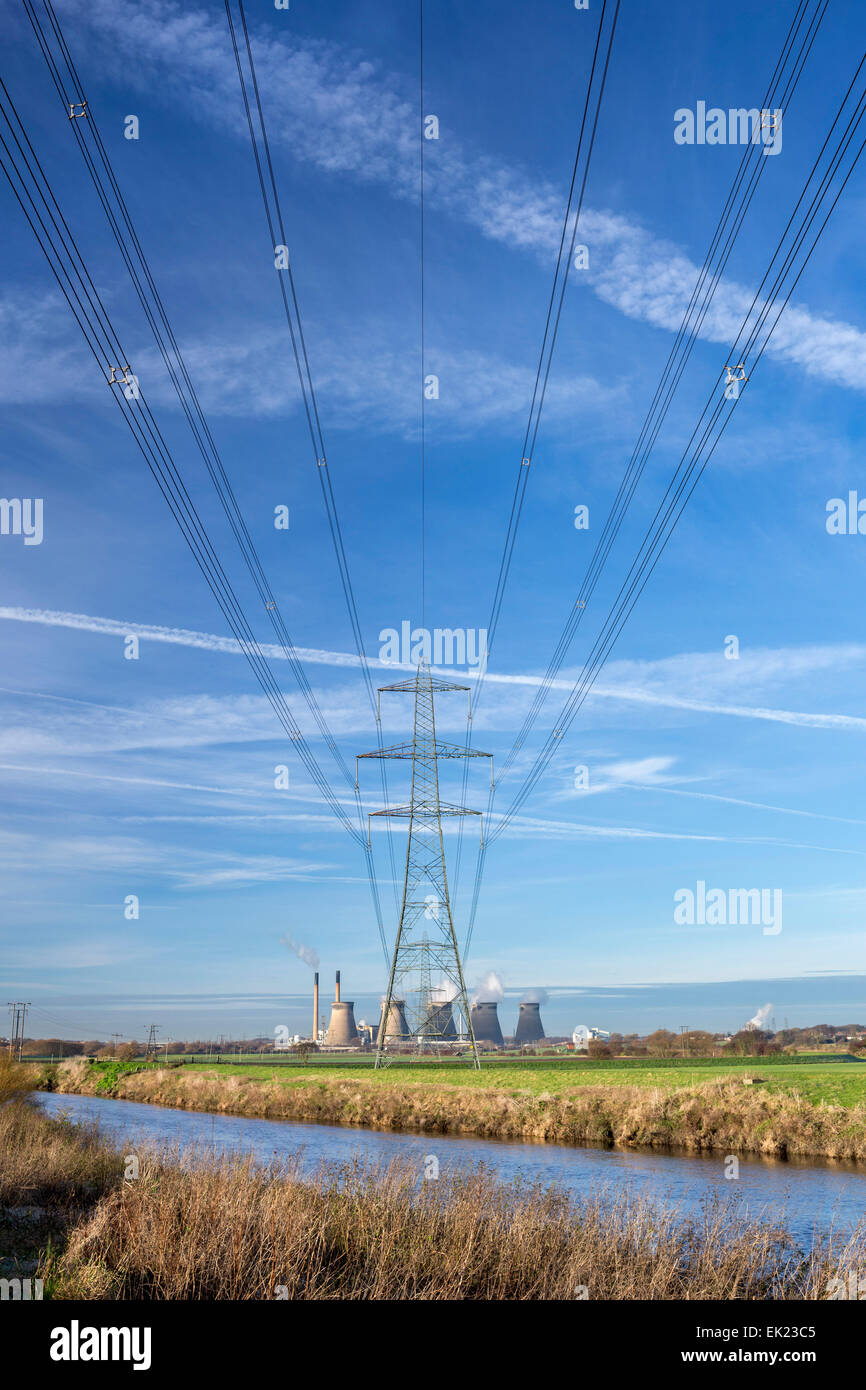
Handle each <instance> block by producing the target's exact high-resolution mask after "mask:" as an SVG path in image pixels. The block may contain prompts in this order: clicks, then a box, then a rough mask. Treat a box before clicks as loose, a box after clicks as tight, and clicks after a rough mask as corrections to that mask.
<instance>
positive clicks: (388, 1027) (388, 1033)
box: [379, 999, 410, 1042]
mask: <svg viewBox="0 0 866 1390" xmlns="http://www.w3.org/2000/svg"><path fill="white" fill-rule="evenodd" d="M384 1012H385V1002H384V1000H383V1001H382V1014H384ZM379 1027H380V1028H384V1033H383V1039H384V1041H385V1042H387V1041H388V1039H389V1038H391V1039H393V1040H394V1041H399V1040H401V1039H402V1040H403V1041H404V1042H408V1041H409V1036H410V1035H409V1024H408V1023H407V1022H406V1000H405V999H392V1000H391V1008H390V1009H389V1011H388V1018H387V1020H383V1019H381V1018H380V1021H379Z"/></svg>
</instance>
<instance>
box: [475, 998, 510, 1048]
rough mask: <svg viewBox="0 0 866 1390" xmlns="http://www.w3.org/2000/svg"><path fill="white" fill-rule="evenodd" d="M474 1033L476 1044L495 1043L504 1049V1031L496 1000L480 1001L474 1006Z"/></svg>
mask: <svg viewBox="0 0 866 1390" xmlns="http://www.w3.org/2000/svg"><path fill="white" fill-rule="evenodd" d="M472 1031H473V1032H474V1034H475V1041H476V1042H489V1043H495V1044H496V1045H497V1047H502V1044H503V1038H502V1029H501V1028H500V1026H499V1015H498V1013H497V1012H496V1001H495V1000H487V999H479V1000H478V1002H477V1003H475V1004H473V1005H472Z"/></svg>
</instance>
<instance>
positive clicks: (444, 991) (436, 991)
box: [430, 980, 459, 1004]
mask: <svg viewBox="0 0 866 1390" xmlns="http://www.w3.org/2000/svg"><path fill="white" fill-rule="evenodd" d="M458 993H459V991H458V989H457V986H456V985H455V983H454V981H453V980H442V981H441V983H440V984H438V985H434V986H433V988H432V989H431V991H430V999H431V1002H432V1003H434V1004H450V1003H452V1002H453V1001H454V1000H455V999H456V998H457V995H458Z"/></svg>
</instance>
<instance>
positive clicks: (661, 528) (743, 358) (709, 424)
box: [470, 58, 866, 931]
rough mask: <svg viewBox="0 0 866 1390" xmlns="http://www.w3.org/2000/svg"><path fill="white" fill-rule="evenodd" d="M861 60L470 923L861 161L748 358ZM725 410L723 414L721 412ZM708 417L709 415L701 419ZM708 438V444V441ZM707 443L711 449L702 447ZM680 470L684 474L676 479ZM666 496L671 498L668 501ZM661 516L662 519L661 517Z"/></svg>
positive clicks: (844, 142) (837, 155) (825, 187)
mask: <svg viewBox="0 0 866 1390" xmlns="http://www.w3.org/2000/svg"><path fill="white" fill-rule="evenodd" d="M864 62H866V58H863V59H861V61H860V63H859V65H858V67H857V71H856V72H855V74H854V77H853V79H852V81H851V83H850V85H849V87H848V90H847V92H846V93H845V96H844V98H843V100H842V103H841V105H840V107H839V111H838V113H837V115H836V117H835V119H834V121H833V124H832V126H831V127H830V131H829V133H828V135H827V137H826V138H825V140H824V143H823V145H822V146H821V149H820V151H819V153H818V155H817V156H816V158H815V161H814V163H813V165H812V169H811V170H810V173H809V175H808V178H807V179H806V182H805V185H804V187H803V190H802V192H801V193H800V196H799V197H798V199H797V202H796V204H795V207H794V210H793V212H792V214H791V216H790V217H789V219H788V223H787V225H786V227H785V229H784V231H783V232H782V234H781V236H780V238H779V241H778V244H777V246H776V249H775V250H774V252H773V255H772V257H771V259H770V263H769V265H768V267H767V270H766V271H765V273H764V276H763V279H762V280H761V284H760V285H759V287H758V289H757V291H756V292H755V296H754V298H753V300H752V304H751V305H750V307H749V310H748V311H747V314H746V316H745V318H744V319H743V323H742V325H741V327H740V330H739V332H738V333H737V336H736V338H735V340H734V343H733V345H732V348H731V352H730V355H729V362H739V363H740V367H741V369H742V372H743V376H742V377H741V378H740V379H739V380H740V381H741V382H742V387H741V388H740V389H738V390H737V391H736V393H735V394H733V395H729V394H728V385H729V382H726V383H725V390H724V391H723V393H722V396H721V398H720V399H718V400H716V399H715V393H716V391H717V389H718V387H719V384H720V382H721V381H722V377H723V374H724V372H725V371H726V370H728V369H723V371H722V372H720V373H719V375H718V377H717V378H716V381H715V383H714V385H713V388H712V390H711V392H710V396H709V398H708V401H707V404H706V405H705V407H704V410H703V412H702V415H701V417H700V419H699V421H698V424H697V425H696V427H695V429H694V431H693V432H692V436H691V439H690V440H689V443H688V445H687V447H686V450H685V451H684V453H683V456H682V458H681V460H680V463H679V464H678V465H677V469H676V470H675V472H674V476H673V478H672V479H671V482H670V483H669V485H668V488H667V491H666V493H665V495H664V497H663V498H662V502H661V503H660V504H659V507H658V509H657V511H656V515H655V517H654V518H653V521H652V522H651V523H650V526H649V527H648V528H647V533H646V535H645V537H644V542H643V543H642V545H641V548H640V550H639V551H638V555H637V557H636V558H635V560H634V561H633V563H632V566H631V569H630V571H629V574H628V576H627V577H626V580H624V581H623V584H622V586H621V588H620V591H619V594H618V595H617V598H616V600H615V601H614V604H613V605H612V606H611V610H610V612H609V614H608V618H607V620H606V621H605V624H604V626H603V628H602V632H601V633H600V635H599V637H598V638H597V639H596V643H595V645H594V647H593V651H592V652H591V653H590V657H589V658H588V659H587V662H586V663H585V665H584V669H583V673H582V675H581V678H580V679H579V680H578V682H577V683H576V684H575V686H574V688H573V690H572V693H571V695H570V696H569V697H568V699H567V700H566V703H565V705H564V706H563V710H562V712H561V715H560V718H559V720H558V722H557V725H556V727H555V728H554V729H553V730H552V732H551V734H549V735H548V738H547V740H546V742H545V744H544V746H543V747H542V749H541V751H540V752H539V754H538V756H537V757H536V760H535V763H534V765H533V767H532V769H531V770H530V772H529V774H528V775H527V778H526V779H525V781H524V783H523V784H522V786H521V788H520V790H519V791H518V793H517V794H516V796H515V797H514V799H513V801H512V804H511V806H510V807H509V809H508V810H507V811H506V813H505V814H504V815H503V817H502V820H501V821H500V822H499V824H498V825H497V826H496V828H495V830H493V831H491V832H490V833H489V835H488V837H487V839H486V841H485V848H484V852H483V853H482V855H481V856H480V858H479V869H478V871H477V872H476V883H475V890H474V895H473V908H472V914H471V918H470V931H471V928H472V925H473V922H474V915H475V911H476V909H477V901H478V890H479V887H480V881H481V874H482V872H483V861H484V853H486V847H487V845H488V844H489V843H491V842H492V841H493V840H495V839H496V838H498V836H499V835H501V834H502V832H503V831H504V829H505V828H506V826H507V825H508V823H509V822H510V820H511V819H512V818H513V816H514V815H515V814H516V812H517V811H518V810H519V808H520V806H521V805H522V804H523V802H524V801H525V799H526V797H527V796H528V795H529V793H530V792H531V790H532V788H533V787H534V786H535V784H536V783H537V781H538V778H539V777H540V776H541V774H542V773H543V771H544V769H545V767H546V766H547V765H548V763H549V761H550V759H551V757H552V756H553V752H554V750H555V748H556V746H557V743H558V741H559V740H560V739H561V738H562V737H564V735H565V734H566V733H567V731H568V729H569V727H570V725H571V722H572V720H573V719H574V717H575V715H576V713H577V710H578V709H579V708H580V706H581V705H582V703H583V701H584V700H585V698H586V696H587V694H588V692H589V690H590V688H591V686H592V684H593V683H594V681H595V679H596V677H597V675H598V672H599V671H600V670H601V667H602V666H603V664H604V662H605V661H606V660H607V657H608V656H609V654H610V651H611V649H612V647H613V645H614V643H615V641H616V639H617V637H618V636H619V633H620V632H621V630H622V627H623V626H624V625H625V622H626V621H627V619H628V617H629V615H630V613H631V611H632V609H633V608H634V605H635V603H636V602H637V600H638V598H639V597H640V594H641V593H642V592H643V589H644V587H645V586H646V584H647V582H648V580H649V577H650V575H651V574H652V572H653V570H654V569H655V566H656V565H657V563H658V561H659V559H660V558H661V555H662V553H663V551H664V549H665V547H666V546H667V543H668V541H669V540H670V537H671V535H672V534H673V531H674V529H675V527H676V525H677V522H678V521H679V518H680V516H681V515H682V512H683V511H684V509H685V507H686V505H687V503H688V501H689V499H690V497H691V495H692V493H693V492H694V489H695V487H696V486H697V483H698V481H699V480H700V477H701V476H702V474H703V471H704V469H705V468H706V466H707V464H708V463H709V461H710V458H711V457H712V455H713V453H714V451H715V449H716V447H717V445H718V443H719V441H720V439H721V437H722V434H723V433H724V430H725V429H726V428H727V425H728V423H729V421H730V419H731V416H732V414H733V411H734V409H735V408H736V405H737V404H738V401H739V400H740V399H741V396H742V388H744V386H745V384H746V383H747V382H748V380H749V379H750V377H751V375H753V374H754V370H755V368H756V367H757V364H758V362H759V361H760V359H761V357H762V356H763V353H764V351H765V350H766V347H767V345H768V343H769V341H770V339H771V337H772V334H773V332H774V331H775V328H776V326H777V324H778V322H779V319H780V318H781V315H782V313H783V312H784V310H785V308H786V306H787V304H788V302H789V300H790V297H791V295H792V293H793V291H794V289H795V288H796V286H797V284H798V283H799V280H800V278H801V276H802V274H803V272H804V271H805V269H806V266H807V265H808V263H809V260H810V259H811V256H812V254H813V252H814V250H815V247H816V246H817V244H818V241H819V239H820V237H821V235H822V233H823V231H824V228H825V227H826V225H827V222H828V221H829V219H830V216H831V215H832V212H833V210H834V208H835V206H836V204H837V203H838V201H839V198H840V197H841V195H842V193H843V191H844V189H845V187H846V185H847V183H848V180H849V179H850V177H851V174H852V173H853V171H854V169H855V167H856V165H857V162H858V160H859V158H860V155H861V154H862V151H863V147H864V144H866V141H864V142H863V143H861V144H860V146H859V148H858V149H857V150H856V153H855V154H854V156H853V159H852V160H851V162H850V166H849V168H848V170H847V172H846V173H845V175H844V178H843V179H842V182H841V184H840V186H839V188H838V189H837V191H836V193H835V196H834V197H833V199H832V202H831V203H830V206H829V208H828V210H827V212H826V215H825V216H824V219H823V221H822V222H821V224H820V226H819V228H818V231H817V233H816V234H815V236H814V238H813V240H812V243H811V245H810V247H809V249H808V251H807V252H806V254H805V256H804V257H803V259H802V262H801V264H800V265H799V268H798V269H797V271H796V274H795V275H794V276H793V278H792V279H791V281H790V284H789V285H788V287H787V290H786V292H785V294H784V299H782V302H781V305H780V307H779V308H778V311H777V312H776V315H775V318H774V319H773V322H772V324H771V325H770V328H769V330H768V331H767V333H766V336H765V337H764V338H763V342H762V343H761V345H760V347H759V348H758V350H757V352H756V354H755V356H754V358H753V360H751V361H749V355H750V353H751V352H752V351H753V349H754V348H755V346H756V344H757V342H758V339H759V337H760V336H761V334H762V333H763V330H764V326H765V324H766V323H767V320H768V318H769V317H770V314H771V313H772V312H773V310H774V308H775V307H776V304H777V303H778V301H779V300H780V298H781V294H782V286H783V283H784V281H785V278H786V276H787V275H788V272H789V270H790V269H791V268H792V266H793V265H794V262H795V258H796V257H797V255H798V254H799V252H800V250H801V248H802V246H803V243H804V241H805V239H806V236H807V235H808V233H809V231H810V229H811V227H812V224H813V223H814V221H815V220H816V218H817V216H818V214H819V212H820V210H821V208H822V205H823V204H824V201H825V199H826V197H827V194H828V192H829V190H830V186H831V183H832V181H833V179H834V178H835V176H836V174H837V172H838V170H839V168H840V166H841V164H842V160H843V159H844V157H845V155H846V153H847V151H848V149H849V147H850V145H851V144H852V141H853V138H854V134H855V132H856V130H857V128H858V126H859V124H860V122H861V120H862V118H863V115H864V111H866V92H864V93H861V95H860V96H859V98H858V100H857V102H856V105H855V107H854V110H853V112H852V113H851V115H850V117H849V119H848V124H847V126H846V127H845V130H844V132H843V133H842V135H841V136H840V138H839V141H838V143H837V146H836V148H835V151H834V153H833V155H832V157H831V159H830V160H829V163H828V166H827V168H826V170H825V171H824V173H823V174H822V176H821V178H820V181H819V183H818V186H817V188H816V190H815V192H814V194H813V196H812V201H811V203H810V204H809V207H808V208H807V210H806V213H805V214H804V217H803V219H802V221H801V223H800V225H799V227H798V229H797V231H796V233H795V235H794V237H793V240H792V242H791V245H790V247H789V248H788V251H787V253H786V255H785V257H784V260H783V261H782V263H781V265H780V266H779V268H778V270H777V272H776V277H775V280H774V282H773V284H772V286H771V289H770V293H769V295H768V297H767V298H766V300H765V301H764V302H763V304H762V305H761V309H760V312H759V314H758V316H757V319H756V320H755V322H754V323H753V324H752V325H751V327H749V325H750V320H751V317H752V313H753V311H754V309H755V306H756V305H757V304H758V303H759V301H760V296H761V293H762V291H763V289H764V286H765V284H766V282H767V280H768V279H769V277H770V275H771V273H772V270H773V266H774V264H775V263H776V260H777V258H778V256H779V254H780V252H781V250H782V248H783V246H784V244H785V241H786V238H787V236H788V233H789V231H790V230H791V227H792V224H793V223H794V221H795V218H796V216H797V213H798V211H799V209H800V206H801V204H802V203H803V200H804V198H805V197H806V195H807V192H808V189H809V185H810V184H811V183H812V180H813V178H814V176H815V173H816V171H817V169H818V167H819V165H820V162H821V159H822V157H823V155H824V151H825V150H826V148H827V145H828V144H829V142H830V139H831V136H832V134H833V131H834V130H835V128H836V126H837V125H838V124H839V122H840V120H841V118H842V115H843V112H844V110H845V107H846V105H847V103H848V99H849V97H850V94H851V92H852V90H853V88H854V85H855V83H856V81H857V79H858V77H859V75H860V71H861V69H862V67H863V64H864ZM747 329H748V330H749V331H748V335H747V337H746V338H745V340H744V342H743V343H742V344H741V339H743V335H744V334H746V331H747ZM746 366H748V368H749V372H748V374H746V370H745V369H746ZM738 370H739V368H738ZM726 401H727V402H728V403H729V404H730V410H728V411H727V412H726V413H725V412H724V406H725V402H726ZM723 413H724V418H723V419H721V417H722V415H723ZM707 416H709V418H708V419H707V418H706V417H707ZM720 419H721V424H720V425H719V426H718V429H717V432H716V434H715V438H713V431H714V430H716V426H717V424H718V422H719V420H720ZM705 420H706V423H705V424H704V421H705ZM702 425H704V428H703V433H702V434H701V436H700V438H699V440H698V443H697V445H696V446H695V449H694V452H693V454H692V457H691V459H690V461H689V463H688V464H687V465H686V467H685V468H684V469H683V464H684V461H685V459H686V457H687V455H688V454H689V451H690V450H691V448H692V444H693V443H694V440H695V436H696V435H697V434H698V431H699V430H700V429H701V426H702ZM710 440H712V442H711V443H709V441H710ZM708 443H709V447H708V448H707V445H708ZM705 449H706V453H704V451H705ZM702 455H703V457H702ZM681 470H682V471H681ZM678 476H679V482H677V478H678ZM675 485H676V486H675ZM672 489H673V491H672ZM668 499H670V500H668ZM666 503H667V506H666V507H665V504H666ZM663 508H665V510H664V512H663V510H662V509H663ZM659 518H661V519H660V520H659Z"/></svg>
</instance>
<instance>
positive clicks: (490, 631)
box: [454, 0, 620, 950]
mask: <svg viewBox="0 0 866 1390" xmlns="http://www.w3.org/2000/svg"><path fill="white" fill-rule="evenodd" d="M607 3H608V0H603V3H602V7H601V16H600V18H599V22H598V29H597V31H596V36H595V47H594V49H593V55H592V63H591V66H590V72H589V80H588V82H587V87H586V97H585V99H584V105H583V114H582V116H581V121H580V131H579V134H578V140H577V149H576V151H575V156H574V165H573V167H572V173H571V183H570V185H569V190H568V199H567V201H566V205H565V214H564V216H563V220H562V232H561V234H560V238H559V250H558V252H557V257H556V268H555V270H554V275H553V283H552V285H551V288H550V297H549V300H548V304H547V315H546V318H545V322H544V332H543V334H542V340H541V348H540V350H539V354H538V364H537V367H536V371H535V384H534V386H533V389H532V397H531V400H530V406H529V414H528V418H527V422H526V428H525V430H524V435H523V443H522V446H521V453H520V463H519V464H518V468H517V477H516V480H515V487H514V495H513V497H512V501H511V512H510V515H509V518H508V526H507V528H506V534H505V543H504V546H503V549H502V556H501V559H500V562H499V572H498V574H497V577H496V586H495V589H494V594H493V603H492V606H491V610H490V617H489V619H488V624H487V654H486V655H487V660H488V661H489V658H490V651H491V648H492V644H493V640H494V637H495V634H496V629H497V627H498V625H499V616H500V613H501V611H502V601H503V598H504V597H505V586H506V584H507V581H508V575H509V572H510V569H511V561H512V557H513V555H514V546H515V543H516V540H517V530H518V526H519V524H520V517H521V513H522V511H523V501H524V497H525V495H526V486H527V483H528V480H529V470H530V466H531V464H532V456H533V452H534V449H535V444H536V440H537V438H538V429H539V425H540V423H541V414H542V410H543V409H544V399H545V395H546V393H547V383H548V380H549V377H550V369H551V364H552V362H553V352H554V348H555V347H556V339H557V334H558V332H559V322H560V318H561V315H562V306H563V302H564V299H565V291H566V286H567V284H568V273H569V270H570V268H571V263H572V260H573V257H574V248H575V243H576V241H577V228H578V225H579V222H580V214H581V211H582V208H583V199H584V194H585V192H586V182H587V178H588V175H589V166H590V161H591V159H592V152H593V148H594V146H595V138H596V132H597V129H598V120H599V115H600V114H601V103H602V98H603V96H604V89H605V84H606V82H607V73H608V67H609V64H610V56H611V51H612V49H613V40H614V35H615V33H616V24H617V20H618V18H619V8H620V0H615V8H614V12H613V21H612V23H611V26H610V32H609V34H608V39H607V51H606V53H605V57H604V62H603V65H602V69H601V75H600V79H599V82H598V86H597V88H596V72H597V69H598V58H599V51H600V47H601V41H602V33H603V31H604V23H605V14H606V11H607ZM594 89H595V111H594V115H593V118H592V124H591V129H590V134H589V139H588V142H587V149H586V159H585V162H584V167H583V173H582V177H581V180H580V190H579V193H578V199H577V205H576V208H575V212H574V222H573V226H572V229H571V241H570V245H569V250H568V255H567V256H563V252H564V250H565V242H566V237H567V236H568V228H569V223H570V221H571V214H572V206H573V205H574V194H575V188H576V187H577V181H578V173H579V171H580V165H581V155H582V153H583V148H584V138H585V136H586V134H587V120H588V117H589V110H590V103H591V100H592V96H593V91H594ZM557 289H558V290H559V302H558V305H557V307H556V311H555V312H554V305H555V304H556V303H557ZM485 672H486V662H485V666H484V667H483V668H482V670H481V672H480V674H479V677H478V681H477V682H476V686H475V692H474V696H473V698H472V700H471V701H470V706H469V713H468V717H467V725H466V747H467V749H468V748H469V747H470V746H471V742H472V721H473V718H474V715H475V713H476V710H477V707H478V702H479V700H480V698H481V692H482V690H483V687H484V677H485ZM468 768H469V763H468V760H467V762H466V763H465V764H464V767H463V785H462V792H461V801H462V803H465V801H466V790H467V778H468ZM462 853H463V823H462V821H461V823H460V826H459V829H458V835H457V852H456V856H455V858H456V863H455V872H454V896H455V899H456V896H457V890H458V886H459V881H460V863H461V858H462ZM479 853H480V849H479ZM466 949H468V940H467V946H466V947H465V948H464V950H466Z"/></svg>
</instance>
